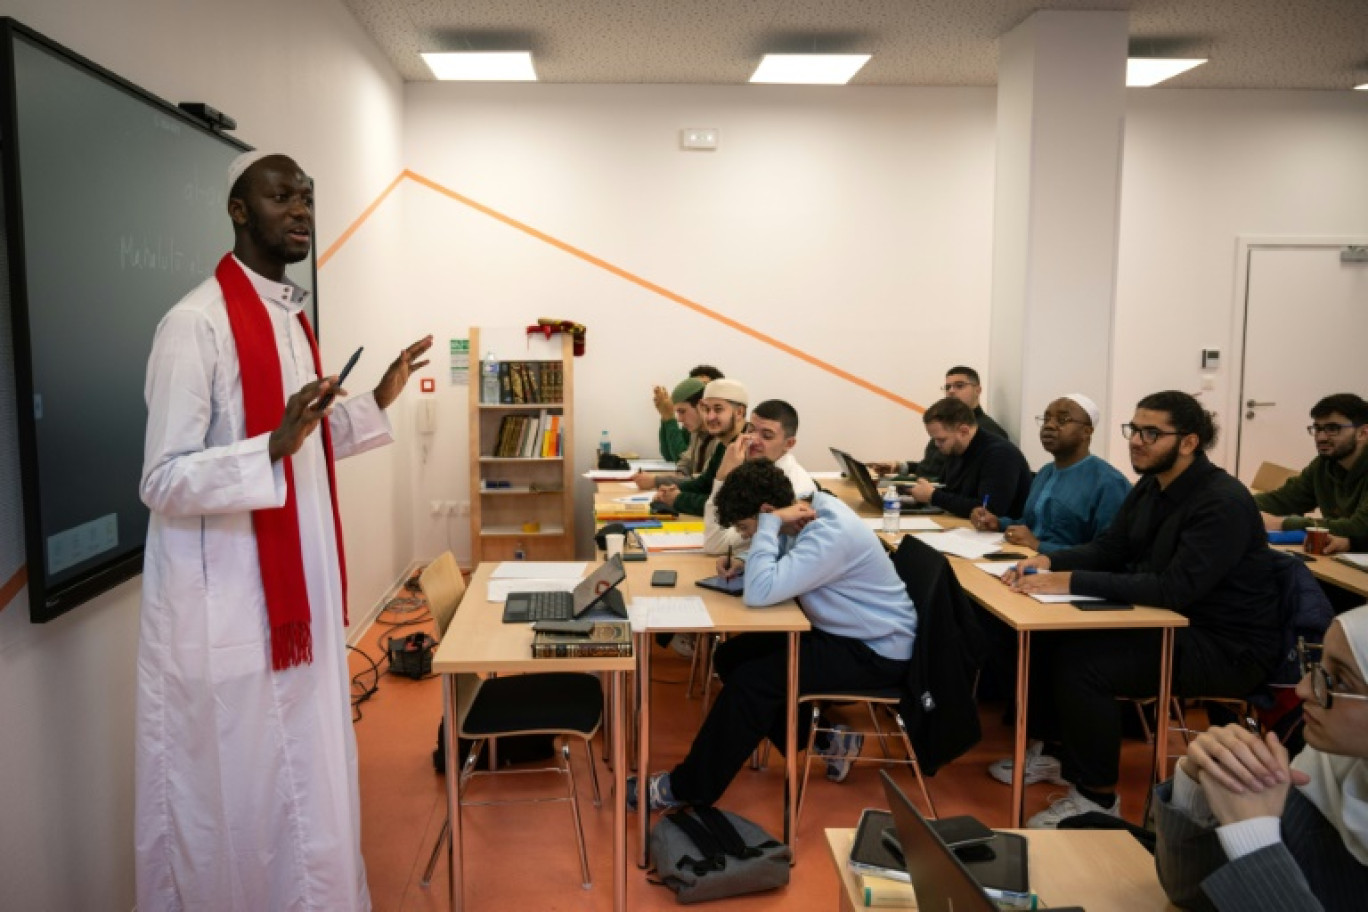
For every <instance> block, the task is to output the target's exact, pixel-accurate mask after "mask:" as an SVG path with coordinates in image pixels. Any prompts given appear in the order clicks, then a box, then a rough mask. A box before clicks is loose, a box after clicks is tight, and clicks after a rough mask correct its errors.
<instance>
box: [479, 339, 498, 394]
mask: <svg viewBox="0 0 1368 912" xmlns="http://www.w3.org/2000/svg"><path fill="white" fill-rule="evenodd" d="M480 401H481V402H483V403H485V404H486V405H498V404H499V362H498V361H496V360H495V359H494V353H493V352H492V351H487V352H485V356H484V360H483V361H481V362H480Z"/></svg>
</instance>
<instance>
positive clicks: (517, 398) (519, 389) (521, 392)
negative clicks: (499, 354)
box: [508, 361, 528, 404]
mask: <svg viewBox="0 0 1368 912" xmlns="http://www.w3.org/2000/svg"><path fill="white" fill-rule="evenodd" d="M508 381H509V384H510V385H511V386H512V387H513V401H514V402H515V403H517V404H521V403H524V402H526V401H528V400H527V389H526V387H525V386H524V385H523V366H522V362H520V361H513V362H511V363H510V364H509V365H508Z"/></svg>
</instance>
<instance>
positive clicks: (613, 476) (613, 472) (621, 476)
mask: <svg viewBox="0 0 1368 912" xmlns="http://www.w3.org/2000/svg"><path fill="white" fill-rule="evenodd" d="M635 474H636V472H633V471H632V470H631V469H590V470H589V471H587V472H585V473H584V477H585V478H591V479H593V480H594V481H626V480H627V479H629V478H631V477H632V476H633V475H635Z"/></svg>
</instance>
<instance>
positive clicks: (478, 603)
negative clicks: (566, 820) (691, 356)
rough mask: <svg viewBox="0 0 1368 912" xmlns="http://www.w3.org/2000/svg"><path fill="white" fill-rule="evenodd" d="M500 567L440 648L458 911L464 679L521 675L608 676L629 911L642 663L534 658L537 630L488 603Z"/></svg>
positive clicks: (468, 601)
mask: <svg viewBox="0 0 1368 912" xmlns="http://www.w3.org/2000/svg"><path fill="white" fill-rule="evenodd" d="M496 566H497V564H494V563H484V564H480V565H479V566H478V567H476V568H475V573H474V575H473V576H472V577H471V579H470V585H469V586H468V587H467V588H466V594H465V597H464V598H463V599H462V600H461V606H460V609H459V610H458V611H457V612H456V617H455V618H454V619H452V622H451V626H450V627H448V628H447V635H446V636H444V637H443V638H442V642H441V644H440V645H438V647H437V652H436V654H435V655H434V656H433V659H432V670H433V671H434V672H436V673H437V674H439V675H442V676H443V680H442V685H443V686H442V717H443V719H444V720H445V722H446V725H445V730H444V737H445V738H446V785H447V813H448V814H449V815H450V819H451V888H450V889H451V909H452V910H453V912H460V910H461V909H462V908H463V907H464V898H463V895H462V894H463V889H462V887H463V885H464V871H463V870H462V864H461V794H460V791H461V783H460V773H461V758H460V757H459V755H458V750H459V748H458V746H457V741H458V736H457V728H458V726H457V721H456V710H455V707H456V705H457V699H458V694H457V692H456V681H457V677H456V676H457V675H459V674H467V673H474V674H485V673H488V672H498V673H500V674H519V673H526V672H539V671H542V672H544V671H586V672H606V673H608V677H609V705H610V715H611V724H612V726H613V732H614V736H613V738H612V744H613V778H614V783H615V785H614V789H613V834H614V835H613V909H614V910H615V912H626V909H627V750H626V739H624V738H623V737H622V736H621V733H622V732H624V731H625V730H626V728H625V726H626V714H625V712H624V700H623V691H624V678H625V676H626V674H627V673H628V672H630V671H631V670H632V669H633V668H634V667H635V659H633V658H631V657H627V658H586V659H534V658H532V628H531V625H529V624H505V623H503V604H502V603H500V602H491V601H489V600H488V592H489V575H490V574H491V573H492V572H493V570H494V568H495V567H496Z"/></svg>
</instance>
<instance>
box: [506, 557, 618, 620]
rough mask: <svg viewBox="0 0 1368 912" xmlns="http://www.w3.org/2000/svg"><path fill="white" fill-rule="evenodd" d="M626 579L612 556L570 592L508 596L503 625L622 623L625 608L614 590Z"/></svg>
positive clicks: (512, 594)
mask: <svg viewBox="0 0 1368 912" xmlns="http://www.w3.org/2000/svg"><path fill="white" fill-rule="evenodd" d="M626 578H627V574H626V572H625V571H624V570H623V569H622V558H621V556H614V557H612V558H610V559H609V560H606V561H604V562H603V563H602V564H600V565H599V567H598V569H596V570H595V571H594V572H593V573H591V574H589V575H588V576H586V577H585V578H584V579H582V580H580V582H579V585H577V586H576V587H575V589H574V591H573V592H510V593H509V594H508V600H507V601H505V602H504V611H503V622H504V623H505V624H525V623H527V622H528V621H569V620H572V619H574V618H584V619H586V620H614V619H625V618H626V617H627V604H626V603H625V602H624V601H623V600H622V593H621V592H619V591H618V588H617V587H618V584H619V583H621V582H622V581H623V580H624V579H626Z"/></svg>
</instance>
